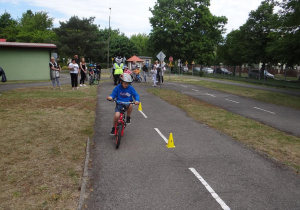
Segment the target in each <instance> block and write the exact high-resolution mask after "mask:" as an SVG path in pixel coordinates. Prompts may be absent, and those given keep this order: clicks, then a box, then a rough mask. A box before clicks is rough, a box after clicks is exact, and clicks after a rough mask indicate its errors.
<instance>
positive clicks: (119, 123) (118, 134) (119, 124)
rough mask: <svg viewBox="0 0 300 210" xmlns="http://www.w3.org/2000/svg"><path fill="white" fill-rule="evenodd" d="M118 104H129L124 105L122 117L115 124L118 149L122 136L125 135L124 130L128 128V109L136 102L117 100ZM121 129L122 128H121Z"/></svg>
mask: <svg viewBox="0 0 300 210" xmlns="http://www.w3.org/2000/svg"><path fill="white" fill-rule="evenodd" d="M113 101H114V102H116V106H118V105H128V106H123V107H122V109H120V117H119V119H118V121H117V123H116V125H115V133H114V134H115V136H116V149H118V148H119V146H120V142H121V137H122V136H123V135H124V130H125V128H126V121H125V118H126V111H127V109H128V108H129V106H130V105H131V104H134V102H121V101H116V100H113ZM120 129H121V130H120Z"/></svg>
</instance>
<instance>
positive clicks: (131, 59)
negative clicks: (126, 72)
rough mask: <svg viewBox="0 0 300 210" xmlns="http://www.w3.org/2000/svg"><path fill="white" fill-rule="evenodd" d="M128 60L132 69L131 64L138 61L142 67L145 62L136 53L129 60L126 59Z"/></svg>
mask: <svg viewBox="0 0 300 210" xmlns="http://www.w3.org/2000/svg"><path fill="white" fill-rule="evenodd" d="M126 61H127V62H128V65H129V69H132V68H131V64H132V63H133V62H135V63H137V64H138V66H139V67H140V68H141V67H142V64H143V62H144V60H142V59H140V58H139V57H137V56H136V55H134V56H132V57H131V58H129V59H128V60H126Z"/></svg>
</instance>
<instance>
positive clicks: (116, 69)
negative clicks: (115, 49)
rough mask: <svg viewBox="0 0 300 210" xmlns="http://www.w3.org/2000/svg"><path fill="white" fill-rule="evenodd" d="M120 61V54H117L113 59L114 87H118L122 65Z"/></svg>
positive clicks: (122, 69)
mask: <svg viewBox="0 0 300 210" xmlns="http://www.w3.org/2000/svg"><path fill="white" fill-rule="evenodd" d="M122 61H123V58H122V56H121V55H120V54H117V55H116V57H115V63H114V67H113V76H114V85H118V83H119V78H120V75H121V74H123V71H124V65H123V63H122Z"/></svg>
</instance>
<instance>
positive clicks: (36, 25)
mask: <svg viewBox="0 0 300 210" xmlns="http://www.w3.org/2000/svg"><path fill="white" fill-rule="evenodd" d="M52 27H53V18H50V17H49V16H48V13H47V12H36V13H33V12H32V11H31V10H27V12H26V13H23V14H22V17H21V19H20V22H19V24H18V29H19V33H18V35H17V41H18V42H36V43H45V42H53V41H54V40H55V38H56V37H55V34H54V32H53V31H52Z"/></svg>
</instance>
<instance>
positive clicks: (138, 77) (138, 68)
mask: <svg viewBox="0 0 300 210" xmlns="http://www.w3.org/2000/svg"><path fill="white" fill-rule="evenodd" d="M133 72H134V74H135V81H136V82H138V81H139V79H140V67H138V66H137V67H136V69H135V70H133Z"/></svg>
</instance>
